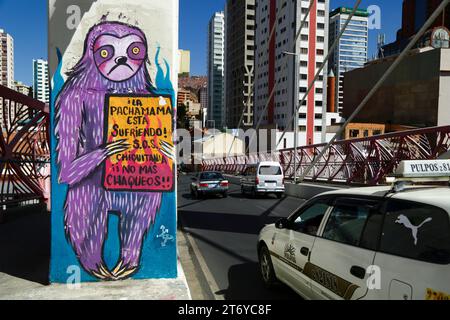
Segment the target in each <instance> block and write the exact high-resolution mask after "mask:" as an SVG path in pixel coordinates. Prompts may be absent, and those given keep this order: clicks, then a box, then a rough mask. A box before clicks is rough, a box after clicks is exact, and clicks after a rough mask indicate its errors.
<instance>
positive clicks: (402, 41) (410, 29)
mask: <svg viewBox="0 0 450 320" xmlns="http://www.w3.org/2000/svg"><path fill="white" fill-rule="evenodd" d="M441 2H442V0H403V9H402V10H403V13H402V27H401V29H400V30H398V32H397V39H396V41H395V42H393V43H390V44H388V45H386V46H384V47H383V53H382V56H384V57H388V56H392V55H396V54H399V53H400V52H402V51H403V49H405V48H406V46H407V45H408V43H409V41H410V40H411V38H412V37H413V36H414V35H416V33H417V32H418V31H419V30H420V29H421V28H422V26H423V25H424V24H425V22H426V21H427V20H428V18H429V17H431V15H432V14H433V12H434V11H435V10H436V9H437V8H438V7H439V5H440V4H441ZM439 27H443V29H445V28H446V30H445V31H444V30H439V32H438V34H434V32H433V31H434V30H435V29H436V28H439ZM448 29H450V6H447V8H445V9H444V12H443V13H442V14H441V15H439V17H438V18H437V19H436V20H435V21H434V22H433V24H432V25H431V27H430V30H429V31H428V33H426V34H425V35H424V37H423V39H422V40H421V41H419V42H418V44H417V46H418V47H424V46H427V45H429V44H430V43H432V39H431V38H433V37H434V36H436V37H437V38H438V40H441V39H442V38H444V40H445V41H444V42H442V41H438V42H440V43H439V45H437V46H435V47H444V48H448V47H450V43H449V39H448V38H449V32H448ZM442 31H444V32H445V33H446V34H445V35H444V37H443V36H442Z"/></svg>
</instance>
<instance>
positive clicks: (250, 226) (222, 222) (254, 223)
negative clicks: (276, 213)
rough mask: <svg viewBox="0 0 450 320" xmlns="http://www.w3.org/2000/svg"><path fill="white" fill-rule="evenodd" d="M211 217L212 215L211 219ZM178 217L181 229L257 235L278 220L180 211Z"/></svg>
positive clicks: (265, 217)
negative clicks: (267, 225)
mask: <svg viewBox="0 0 450 320" xmlns="http://www.w3.org/2000/svg"><path fill="white" fill-rule="evenodd" d="M211 215H214V216H213V217H211ZM178 217H179V219H180V220H181V225H182V226H183V228H191V229H203V230H214V231H222V232H233V233H247V234H255V235H256V234H259V232H260V231H261V229H262V228H263V227H264V226H265V225H266V224H272V223H275V222H276V221H277V220H279V219H280V218H278V217H267V216H263V217H260V216H254V215H242V214H233V213H208V212H198V211H186V210H180V211H179V212H178Z"/></svg>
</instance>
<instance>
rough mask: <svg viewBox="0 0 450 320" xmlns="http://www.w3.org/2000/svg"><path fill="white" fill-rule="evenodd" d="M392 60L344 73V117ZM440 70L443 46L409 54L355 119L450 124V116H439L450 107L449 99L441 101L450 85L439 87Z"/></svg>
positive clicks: (399, 122) (353, 108) (356, 104)
mask: <svg viewBox="0 0 450 320" xmlns="http://www.w3.org/2000/svg"><path fill="white" fill-rule="evenodd" d="M442 51H448V49H442ZM445 57H448V52H445ZM445 59H448V58H445ZM393 61H394V58H389V59H386V60H380V61H377V62H374V63H372V64H370V65H368V66H366V67H365V68H363V69H357V70H354V71H351V72H348V73H346V74H345V77H344V91H345V94H344V118H348V117H349V116H350V115H351V114H352V113H353V111H354V110H355V109H356V107H358V105H359V104H360V103H361V102H362V100H363V99H364V97H365V96H366V95H367V94H368V93H369V91H370V90H371V89H372V88H373V86H374V85H375V84H376V82H377V81H378V80H379V79H380V78H381V77H382V76H383V74H384V73H385V72H386V70H387V69H388V68H389V66H390V65H391V64H392V63H393ZM440 70H441V49H435V50H430V51H426V52H422V53H420V54H417V53H415V54H413V55H411V56H408V57H407V58H405V60H404V61H403V62H402V63H401V64H400V65H399V66H398V67H397V69H396V70H395V71H394V73H393V74H392V75H391V77H389V79H388V80H386V81H385V83H384V84H383V86H382V87H381V88H380V90H378V92H377V93H376V94H375V96H374V97H373V98H372V99H371V100H370V101H369V103H368V104H367V105H366V106H365V108H364V110H363V111H361V112H360V114H359V115H358V116H357V117H356V118H355V119H354V122H363V123H364V122H365V123H386V124H401V125H408V126H416V127H430V126H436V125H438V124H450V117H442V118H439V115H440V114H443V113H442V112H440V111H439V109H445V110H449V109H450V100H449V99H446V100H445V99H441V100H440V95H441V94H448V89H447V88H448V86H447V87H445V85H441V86H440Z"/></svg>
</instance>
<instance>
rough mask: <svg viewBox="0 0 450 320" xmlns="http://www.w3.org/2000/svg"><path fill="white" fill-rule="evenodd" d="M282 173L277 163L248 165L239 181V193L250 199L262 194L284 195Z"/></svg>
mask: <svg viewBox="0 0 450 320" xmlns="http://www.w3.org/2000/svg"><path fill="white" fill-rule="evenodd" d="M284 190H285V189H284V173H283V168H282V167H281V165H280V164H279V163H278V162H260V163H258V164H256V165H249V166H248V167H247V168H246V170H245V171H244V173H243V177H242V179H241V193H242V194H245V193H250V194H251V195H252V197H256V196H257V195H262V194H275V195H276V196H277V197H278V198H281V197H282V196H283V195H284Z"/></svg>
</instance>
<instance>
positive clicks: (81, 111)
mask: <svg viewBox="0 0 450 320" xmlns="http://www.w3.org/2000/svg"><path fill="white" fill-rule="evenodd" d="M147 48H148V47H147V39H146V36H145V34H144V33H143V32H142V31H141V30H140V29H139V28H137V27H135V26H131V25H128V24H125V23H121V22H101V23H99V24H97V25H95V26H93V27H92V28H91V29H90V31H89V33H88V34H87V36H86V41H85V46H84V52H83V56H82V58H81V59H80V60H79V62H78V63H77V64H76V65H75V67H74V68H73V69H72V70H71V71H70V72H69V74H68V79H67V81H66V82H65V84H64V87H63V88H62V90H61V91H60V93H59V95H58V97H57V100H56V103H55V135H56V138H57V148H56V151H57V159H56V163H57V166H58V169H59V175H58V178H59V183H61V184H66V185H68V193H67V197H66V200H65V206H64V225H65V233H66V237H67V239H68V241H69V242H70V244H71V246H72V248H73V250H74V251H75V253H76V256H77V258H78V260H79V262H80V264H81V266H82V267H83V268H84V269H85V270H86V271H87V272H88V273H89V274H90V275H92V276H94V277H96V278H98V279H101V280H121V279H125V278H128V277H130V276H131V275H133V274H134V273H136V272H137V270H138V269H139V266H140V257H141V251H142V247H143V241H144V239H145V237H146V234H147V232H148V231H149V229H150V227H151V226H152V225H153V224H154V222H155V218H156V216H157V215H158V211H159V209H160V205H161V199H162V193H160V192H116V191H108V190H106V189H105V188H104V187H103V182H102V181H103V180H102V173H103V165H104V162H105V161H106V159H107V158H109V157H112V156H114V155H117V154H119V153H121V152H124V151H126V150H128V149H129V148H130V145H129V144H128V142H127V140H118V141H115V142H106V143H105V141H106V140H105V137H104V134H105V119H104V117H105V110H104V106H105V97H106V96H107V95H108V94H119V95H120V94H138V95H145V94H151V93H152V92H153V87H152V85H151V81H150V76H149V71H148V70H147V64H146V62H147V61H148V52H147ZM110 214H116V215H117V216H118V217H119V241H120V248H118V250H120V258H119V260H118V262H117V265H116V266H115V267H113V268H108V267H107V265H106V263H105V262H104V259H103V247H104V243H105V239H106V236H107V227H108V226H107V222H108V215H110Z"/></svg>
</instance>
